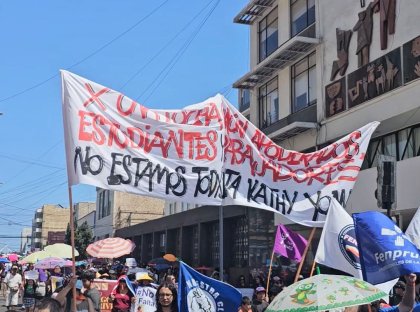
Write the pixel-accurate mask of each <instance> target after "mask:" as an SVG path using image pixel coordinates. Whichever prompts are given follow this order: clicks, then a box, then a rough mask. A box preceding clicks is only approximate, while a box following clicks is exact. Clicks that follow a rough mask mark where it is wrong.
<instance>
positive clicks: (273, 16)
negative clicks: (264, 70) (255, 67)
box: [258, 7, 279, 62]
mask: <svg viewBox="0 0 420 312" xmlns="http://www.w3.org/2000/svg"><path fill="white" fill-rule="evenodd" d="M277 11H278V10H277V7H276V8H274V10H272V11H271V12H270V13H269V14H268V15H267V16H266V17H265V18H263V19H262V20H261V22H260V24H259V32H258V37H259V47H260V51H259V60H260V62H261V61H262V60H264V59H265V58H266V57H267V56H269V55H270V54H271V53H273V52H274V51H276V49H277V48H278V41H279V39H278V21H277Z"/></svg>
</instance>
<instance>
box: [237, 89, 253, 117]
mask: <svg viewBox="0 0 420 312" xmlns="http://www.w3.org/2000/svg"><path fill="white" fill-rule="evenodd" d="M239 94H240V100H239V111H240V112H243V111H244V110H246V109H248V108H249V106H250V105H251V96H250V95H251V92H250V90H249V89H240V90H239Z"/></svg>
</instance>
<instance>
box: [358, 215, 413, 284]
mask: <svg viewBox="0 0 420 312" xmlns="http://www.w3.org/2000/svg"><path fill="white" fill-rule="evenodd" d="M353 220H354V226H355V231H356V238H357V243H358V247H359V253H360V263H361V266H362V272H363V279H364V280H365V281H367V282H369V283H372V284H378V283H382V282H385V281H389V280H391V279H394V278H397V277H400V276H401V275H405V274H410V273H413V272H420V253H419V250H418V249H417V247H416V246H415V245H414V244H413V243H412V242H411V241H410V239H409V238H408V237H407V236H406V235H405V234H404V233H403V232H402V231H401V229H400V228H399V227H398V226H397V225H396V224H395V223H394V222H393V221H392V220H390V219H389V218H388V217H387V216H385V215H383V214H382V213H380V212H377V211H367V212H362V213H355V214H353Z"/></svg>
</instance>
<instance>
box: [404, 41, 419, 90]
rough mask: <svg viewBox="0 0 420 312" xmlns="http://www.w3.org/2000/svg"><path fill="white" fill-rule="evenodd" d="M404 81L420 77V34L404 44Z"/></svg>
mask: <svg viewBox="0 0 420 312" xmlns="http://www.w3.org/2000/svg"><path fill="white" fill-rule="evenodd" d="M403 59H404V83H407V82H410V81H412V80H414V79H417V78H420V36H418V37H417V38H414V39H413V40H411V41H409V42H407V43H406V44H404V45H403Z"/></svg>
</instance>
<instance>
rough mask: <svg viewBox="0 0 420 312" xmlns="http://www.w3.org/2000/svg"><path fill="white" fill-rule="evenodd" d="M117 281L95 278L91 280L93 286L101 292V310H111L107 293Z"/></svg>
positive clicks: (105, 311)
mask: <svg viewBox="0 0 420 312" xmlns="http://www.w3.org/2000/svg"><path fill="white" fill-rule="evenodd" d="M117 284H118V282H117V281H116V280H100V279H95V280H94V281H93V286H94V287H97V288H98V290H99V292H100V293H101V312H111V310H112V302H110V301H109V299H108V298H109V295H110V294H111V292H112V290H113V289H114V287H115V286H117Z"/></svg>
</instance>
